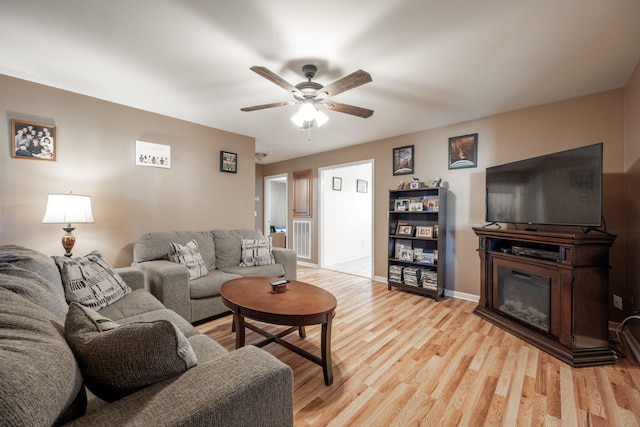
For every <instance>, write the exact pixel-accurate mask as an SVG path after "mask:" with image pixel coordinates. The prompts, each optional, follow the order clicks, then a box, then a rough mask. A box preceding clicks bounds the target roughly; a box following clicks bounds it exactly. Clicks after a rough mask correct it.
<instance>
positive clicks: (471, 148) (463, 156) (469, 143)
mask: <svg viewBox="0 0 640 427" xmlns="http://www.w3.org/2000/svg"><path fill="white" fill-rule="evenodd" d="M477 166H478V134H477V133H472V134H469V135H462V136H454V137H451V138H449V169H463V168H475V167H477Z"/></svg>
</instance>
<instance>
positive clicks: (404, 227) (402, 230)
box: [396, 222, 413, 237]
mask: <svg viewBox="0 0 640 427" xmlns="http://www.w3.org/2000/svg"><path fill="white" fill-rule="evenodd" d="M396 234H397V235H398V236H409V237H411V236H413V225H409V224H406V223H400V222H399V223H398V227H396Z"/></svg>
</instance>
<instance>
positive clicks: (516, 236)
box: [473, 228, 616, 367]
mask: <svg viewBox="0 0 640 427" xmlns="http://www.w3.org/2000/svg"><path fill="white" fill-rule="evenodd" d="M473 231H474V232H475V233H476V235H477V236H478V237H479V249H478V252H479V254H480V261H481V262H480V271H481V274H480V302H479V304H478V306H477V307H476V309H475V311H474V313H475V314H477V315H478V316H480V317H482V318H483V319H485V320H487V321H489V322H491V323H493V324H495V325H497V326H499V327H501V328H503V329H505V330H506V331H508V332H510V333H512V334H513V335H515V336H517V337H519V338H521V339H523V340H525V341H527V342H529V343H530V344H532V345H535V346H536V347H538V348H540V349H541V350H543V351H545V352H547V353H549V354H551V355H552V356H554V357H556V358H558V359H560V360H562V361H563V362H566V363H568V364H570V365H571V366H575V367H581V366H595V365H604V364H611V363H614V362H615V357H614V354H613V352H612V350H611V348H610V347H609V339H608V302H609V293H608V287H609V248H610V247H611V245H612V244H613V241H614V240H615V237H616V236H613V235H608V234H606V233H601V232H598V231H592V232H590V233H589V234H582V233H570V232H555V231H553V232H550V231H519V230H507V229H488V228H474V229H473ZM504 271H513V272H514V274H516V275H521V276H523V277H524V276H535V277H541V278H544V279H545V280H546V283H548V285H546V286H547V289H546V290H545V292H548V295H549V297H548V300H549V301H548V316H546V317H545V319H546V322H547V323H546V327H545V328H540V327H535V326H532V324H530V323H528V322H527V321H523V320H521V319H518V318H517V317H514V316H512V315H510V314H509V313H506V312H505V311H504V310H502V309H501V307H504V306H501V304H503V302H502V301H503V297H501V296H499V291H501V292H504V282H505V279H504V274H503V273H502V272H504ZM499 272H500V273H499ZM499 276H500V278H499ZM516 279H517V278H516ZM514 283H515V286H513V287H516V288H517V283H518V281H517V280H514ZM532 289H535V287H532ZM516 292H517V290H516ZM534 311H535V310H534Z"/></svg>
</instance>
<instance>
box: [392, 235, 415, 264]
mask: <svg viewBox="0 0 640 427" xmlns="http://www.w3.org/2000/svg"><path fill="white" fill-rule="evenodd" d="M412 249H413V242H411V240H405V239H396V241H395V252H394V255H395V257H396V259H402V258H400V254H401V253H402V251H408V250H412Z"/></svg>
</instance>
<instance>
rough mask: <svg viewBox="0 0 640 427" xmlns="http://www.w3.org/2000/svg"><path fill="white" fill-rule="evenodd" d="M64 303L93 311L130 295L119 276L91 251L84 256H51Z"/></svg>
mask: <svg viewBox="0 0 640 427" xmlns="http://www.w3.org/2000/svg"><path fill="white" fill-rule="evenodd" d="M53 259H54V261H55V262H56V264H57V265H58V269H59V270H60V276H61V277H62V284H63V285H64V293H65V296H66V299H67V301H69V302H71V301H75V302H78V303H80V304H82V305H86V306H87V307H92V308H95V309H97V310H99V309H101V308H104V307H106V306H108V305H109V304H111V303H113V302H115V301H118V300H119V299H120V298H122V297H123V296H125V295H126V294H128V293H130V292H131V288H130V287H129V286H128V285H127V284H126V283H125V282H124V280H122V277H120V275H119V274H118V273H116V272H115V270H114V269H113V268H112V267H111V265H109V263H108V262H107V261H106V260H105V259H104V258H103V257H102V255H100V252H98V251H93V252H91V253H89V254H87V255H85V256H84V257H78V258H70V257H65V256H55V257H53Z"/></svg>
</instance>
